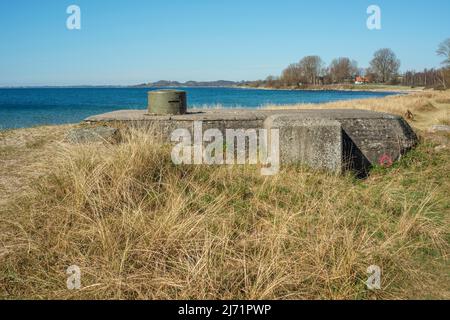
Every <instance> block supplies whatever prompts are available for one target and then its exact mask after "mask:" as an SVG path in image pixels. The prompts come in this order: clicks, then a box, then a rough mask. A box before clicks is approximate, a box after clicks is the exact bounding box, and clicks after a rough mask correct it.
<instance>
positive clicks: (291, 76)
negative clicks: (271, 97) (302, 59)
mask: <svg viewBox="0 0 450 320" xmlns="http://www.w3.org/2000/svg"><path fill="white" fill-rule="evenodd" d="M280 80H281V82H283V84H284V85H287V86H290V85H296V86H297V85H298V84H299V83H300V82H302V81H303V72H302V70H301V68H300V66H299V64H298V63H293V64H290V65H289V66H288V67H287V68H286V69H284V70H283V73H282V74H281V79H280Z"/></svg>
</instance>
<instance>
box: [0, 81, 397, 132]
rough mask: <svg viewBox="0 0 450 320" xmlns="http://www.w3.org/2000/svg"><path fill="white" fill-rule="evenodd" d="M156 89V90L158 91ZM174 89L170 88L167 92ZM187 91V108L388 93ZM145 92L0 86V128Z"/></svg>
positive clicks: (69, 114)
mask: <svg viewBox="0 0 450 320" xmlns="http://www.w3.org/2000/svg"><path fill="white" fill-rule="evenodd" d="M158 89H161V88H158ZM171 89H174V88H171ZM176 89H181V90H185V91H187V97H188V108H211V107H212V108H217V107H222V108H262V107H264V106H267V105H290V104H298V103H324V102H330V101H338V100H351V99H363V98H375V97H385V96H388V95H392V94H396V93H393V92H369V91H335V90H329V91H312V90H258V89H245V88H211V87H207V88H206V87H204V88H176ZM150 90H157V89H149V88H130V87H120V88H111V87H107V88H92V87H91V88H1V89H0V130H5V129H14V128H27V127H34V126H41V125H57V124H66V123H78V122H80V121H82V120H83V119H85V118H87V117H89V116H91V115H96V114H101V113H105V112H109V111H114V110H122V109H146V107H147V92H148V91H150Z"/></svg>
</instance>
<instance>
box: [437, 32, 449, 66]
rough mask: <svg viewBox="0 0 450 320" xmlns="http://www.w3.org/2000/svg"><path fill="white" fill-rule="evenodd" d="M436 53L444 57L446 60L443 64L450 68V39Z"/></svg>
mask: <svg viewBox="0 0 450 320" xmlns="http://www.w3.org/2000/svg"><path fill="white" fill-rule="evenodd" d="M436 53H437V54H438V56H443V57H444V58H445V60H444V61H443V62H442V64H443V65H444V66H446V67H450V38H448V39H447V40H445V41H444V42H442V43H441V44H440V45H439V48H438V49H437V51H436Z"/></svg>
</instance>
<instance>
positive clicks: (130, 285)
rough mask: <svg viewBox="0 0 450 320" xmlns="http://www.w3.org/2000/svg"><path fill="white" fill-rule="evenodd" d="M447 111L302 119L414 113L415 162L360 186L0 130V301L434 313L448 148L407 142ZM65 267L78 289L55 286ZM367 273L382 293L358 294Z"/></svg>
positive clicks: (411, 98)
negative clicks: (427, 302)
mask: <svg viewBox="0 0 450 320" xmlns="http://www.w3.org/2000/svg"><path fill="white" fill-rule="evenodd" d="M448 99H450V94H449V92H444V93H435V92H429V93H428V92H427V93H420V94H412V95H408V96H399V97H388V98H383V99H370V100H361V101H356V102H338V103H332V104H326V105H319V106H317V105H315V107H323V108H325V107H339V108H341V107H353V108H354V107H360V108H369V109H376V110H381V111H388V112H394V113H398V114H404V113H405V112H406V110H410V111H411V112H412V113H413V114H414V118H415V120H411V124H412V125H413V126H414V127H416V128H417V130H418V132H419V134H420V135H421V143H420V145H419V146H418V148H417V149H415V150H413V151H412V152H410V153H409V154H408V155H407V156H405V157H404V158H403V159H401V161H400V162H399V163H397V164H395V165H394V166H393V167H391V168H374V169H373V170H372V172H371V175H370V176H369V177H368V178H367V179H365V180H358V179H356V178H355V177H353V176H352V175H351V174H347V175H344V176H336V175H333V174H330V173H325V172H320V171H314V170H311V169H308V168H305V167H301V166H288V167H284V168H282V170H281V171H280V173H279V174H278V175H276V176H273V177H262V176H261V175H260V171H259V170H258V168H256V167H253V166H234V167H223V166H221V167H208V166H201V167H200V166H175V165H173V164H172V162H171V160H170V148H169V147H168V146H165V145H162V144H160V143H158V142H157V141H155V140H153V139H152V138H151V135H147V134H145V133H142V132H138V131H131V132H129V133H127V134H125V136H124V141H123V142H122V143H120V144H117V145H107V144H92V145H70V144H67V143H65V142H64V141H63V137H64V134H65V132H66V131H67V130H68V129H69V128H71V126H58V127H42V128H32V129H24V130H13V131H7V132H1V133H0V191H1V193H0V240H1V242H0V296H1V297H2V298H6V299H8V298H50V299H54V298H62V299H79V298H95V299H98V298H106V299H109V298H116V299H175V298H177V299H191V298H193V299H203V298H204V299H238V298H239V299H324V298H332V299H386V298H393V299H407V298H423V299H426V298H440V299H444V298H446V299H448V298H450V290H449V289H450V288H449V286H450V281H449V278H448V275H449V274H450V272H449V271H450V268H449V264H448V254H449V231H450V230H449V225H450V224H449V222H450V221H449V213H450V199H449V196H448V194H449V191H450V179H449V178H450V177H449V173H450V150H449V148H448V147H449V139H450V137H449V136H448V135H445V134H444V135H442V134H430V133H426V132H425V131H421V129H424V128H426V127H427V126H428V125H429V124H431V123H433V124H437V123H440V122H446V121H448V111H449V110H450V101H449V100H448ZM429 105H431V106H432V107H435V108H436V109H432V108H430V107H429ZM424 106H426V107H424ZM294 107H299V106H294ZM302 107H304V106H302ZM309 107H311V106H309ZM445 117H447V118H445ZM70 265H78V266H79V267H80V268H81V272H82V277H81V282H82V288H81V290H75V291H72V290H68V289H67V288H66V279H67V275H66V274H65V271H66V269H67V267H68V266H70ZM370 265H378V266H380V267H381V268H382V278H381V286H382V288H381V290H378V291H368V290H367V289H366V286H365V282H366V279H367V277H368V275H367V273H366V270H367V267H369V266H370Z"/></svg>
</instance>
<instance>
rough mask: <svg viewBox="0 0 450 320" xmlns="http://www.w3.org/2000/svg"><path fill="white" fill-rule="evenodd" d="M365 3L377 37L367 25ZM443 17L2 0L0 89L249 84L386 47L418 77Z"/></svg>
mask: <svg viewBox="0 0 450 320" xmlns="http://www.w3.org/2000/svg"><path fill="white" fill-rule="evenodd" d="M70 5H77V6H79V8H80V10H81V19H80V21H81V29H80V30H69V29H68V28H67V27H66V21H67V19H68V18H69V16H70V14H68V13H67V12H66V10H67V8H68V7H69V6H70ZM370 5H378V6H379V7H380V9H381V30H369V29H368V28H367V26H366V21H367V19H368V17H369V15H368V14H367V12H366V11H367V8H368V6H370ZM449 12H450V1H449V0H428V1H424V0H395V1H394V0H371V1H366V0H315V1H312V0H309V1H303V0H277V1H275V0H272V1H266V0H258V1H256V0H227V1H222V0H161V1H159V0H69V1H66V0H39V1H36V0H14V1H12V0H11V1H4V0H3V1H1V2H0V86H41V85H49V86H59V85H61V86H66V85H132V84H138V83H144V82H153V81H158V80H162V79H164V80H176V81H188V80H196V81H208V80H219V79H221V80H234V81H240V80H256V79H264V78H266V77H267V76H268V75H275V76H276V75H279V74H280V73H281V71H282V70H283V68H285V67H286V66H287V65H289V64H290V63H294V62H298V61H299V60H300V59H301V58H302V57H303V56H306V55H319V56H321V57H322V59H323V60H324V61H325V63H327V64H328V63H330V62H331V60H332V59H333V58H337V57H341V56H346V57H350V58H351V59H354V60H356V61H358V63H359V66H360V67H367V66H368V65H369V61H370V60H371V58H372V56H373V53H374V52H375V51H376V50H377V49H379V48H385V47H388V48H391V49H392V50H394V52H395V53H396V54H397V56H398V58H399V59H400V60H401V62H402V65H401V70H403V71H405V70H410V69H415V70H421V69H423V68H431V67H439V65H440V61H441V60H442V59H441V58H440V57H437V56H436V53H435V51H436V48H437V46H438V45H439V43H440V42H442V41H443V40H445V39H446V38H449V37H450V19H449V18H448V13H449Z"/></svg>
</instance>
